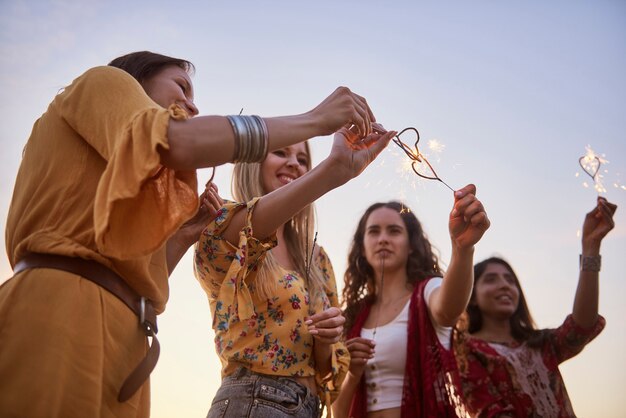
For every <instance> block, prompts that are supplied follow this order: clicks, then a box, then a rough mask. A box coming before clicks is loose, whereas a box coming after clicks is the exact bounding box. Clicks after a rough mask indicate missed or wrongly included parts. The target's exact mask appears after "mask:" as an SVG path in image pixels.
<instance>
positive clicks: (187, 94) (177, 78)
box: [141, 65, 198, 117]
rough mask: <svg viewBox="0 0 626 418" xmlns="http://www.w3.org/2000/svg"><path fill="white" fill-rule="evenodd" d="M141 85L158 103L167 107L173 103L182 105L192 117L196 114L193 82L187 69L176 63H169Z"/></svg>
mask: <svg viewBox="0 0 626 418" xmlns="http://www.w3.org/2000/svg"><path fill="white" fill-rule="evenodd" d="M141 85H142V86H143V89H144V90H145V91H146V93H147V94H148V96H150V98H151V99H152V100H154V101H155V102H156V103H157V104H158V105H160V106H162V107H164V108H166V109H167V108H168V107H170V106H171V105H173V104H177V105H179V106H180V107H182V108H183V109H184V110H185V111H186V112H187V114H188V115H189V116H190V117H192V116H196V115H197V114H198V108H197V107H196V106H195V105H194V104H193V84H191V78H190V77H189V74H187V71H185V70H183V69H182V68H180V67H178V66H176V65H170V66H167V67H165V68H163V69H162V70H161V71H159V72H158V73H156V74H155V75H153V76H152V77H150V78H148V79H147V80H144V81H143V82H142V83H141Z"/></svg>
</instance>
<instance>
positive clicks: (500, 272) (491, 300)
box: [475, 263, 519, 319]
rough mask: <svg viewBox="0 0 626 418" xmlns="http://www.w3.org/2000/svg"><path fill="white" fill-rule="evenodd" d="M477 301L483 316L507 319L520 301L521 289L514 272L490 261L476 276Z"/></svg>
mask: <svg viewBox="0 0 626 418" xmlns="http://www.w3.org/2000/svg"><path fill="white" fill-rule="evenodd" d="M475 302H476V304H477V305H478V308H479V309H480V311H481V313H482V315H483V316H489V317H492V318H494V319H507V318H509V317H511V315H513V314H514V313H515V310H516V309H517V305H518V303H519V289H518V288H517V286H516V284H515V278H514V277H513V274H511V272H510V271H509V269H507V268H506V267H505V266H503V265H502V264H499V263H489V264H487V268H486V269H485V271H484V272H483V274H482V275H481V276H480V277H478V278H476V289H475Z"/></svg>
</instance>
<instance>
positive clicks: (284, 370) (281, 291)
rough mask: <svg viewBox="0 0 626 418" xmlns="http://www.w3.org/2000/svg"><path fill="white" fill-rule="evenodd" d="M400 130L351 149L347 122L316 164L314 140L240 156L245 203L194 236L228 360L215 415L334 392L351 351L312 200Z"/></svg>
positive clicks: (218, 343) (256, 411)
mask: <svg viewBox="0 0 626 418" xmlns="http://www.w3.org/2000/svg"><path fill="white" fill-rule="evenodd" d="M393 135H395V132H388V133H385V134H372V135H370V136H369V137H367V138H366V140H365V141H364V142H360V143H359V148H360V149H357V150H353V149H351V148H350V147H349V146H348V144H349V143H348V141H346V137H348V138H351V140H350V141H352V140H353V139H354V138H353V135H352V134H351V132H350V131H348V130H347V129H342V130H341V131H340V133H338V134H336V135H335V141H334V144H333V148H332V150H331V153H330V156H329V157H328V158H327V159H326V160H324V161H322V163H320V164H319V165H318V166H316V167H315V168H314V169H312V170H311V156H310V153H309V148H308V145H307V144H306V143H300V144H296V145H292V146H289V147H285V148H281V149H279V150H277V151H274V152H272V153H270V154H268V156H267V158H266V159H265V160H264V161H263V162H262V163H261V164H237V165H236V166H235V171H234V177H233V195H234V197H235V199H236V200H237V201H238V202H240V203H229V204H227V205H225V206H224V207H223V208H222V209H221V210H220V211H219V212H218V215H217V218H216V219H215V221H214V222H213V223H211V224H210V225H209V226H208V227H207V229H206V230H205V231H203V232H202V234H201V237H200V240H199V241H198V243H197V245H196V258H195V266H196V277H197V278H198V280H199V281H200V283H201V284H202V287H203V288H204V290H205V291H206V293H207V295H208V297H209V302H210V306H211V313H212V317H213V329H214V330H215V347H216V350H217V353H218V355H219V357H220V360H221V362H222V385H221V387H220V388H219V390H218V391H217V394H216V395H215V398H214V399H213V402H212V405H211V408H210V411H209V414H208V416H209V417H211V418H212V417H233V418H241V417H273V418H279V417H317V416H318V414H319V413H320V409H319V405H320V400H321V401H322V403H323V404H324V405H326V406H329V405H330V403H331V401H332V399H333V398H334V397H335V396H336V392H337V390H338V388H339V385H340V382H341V380H342V379H343V377H344V375H345V372H346V368H347V364H348V361H349V357H348V352H347V350H346V349H345V347H344V346H343V345H342V344H340V343H339V340H340V337H341V333H342V329H343V322H344V318H343V316H342V314H341V310H340V309H339V308H338V300H337V294H336V292H337V290H336V284H335V277H334V274H333V270H332V266H331V264H330V262H329V260H328V257H327V256H326V253H325V252H324V250H323V249H322V248H321V247H318V246H316V245H315V241H314V225H315V221H314V219H313V209H312V206H311V203H312V202H313V201H314V200H316V199H317V198H318V197H320V196H322V195H323V194H324V193H326V192H328V191H329V190H331V189H334V188H335V187H338V186H339V185H341V184H343V183H345V182H347V181H348V180H349V179H351V178H352V177H354V176H356V175H358V174H359V173H360V172H361V171H362V170H363V169H364V168H365V167H366V166H367V164H369V163H370V162H371V160H372V159H373V158H374V157H375V156H376V155H378V153H379V152H380V151H381V150H382V149H383V147H384V146H386V144H387V143H388V142H389V140H390V139H391V138H392V137H393ZM368 147H369V148H368Z"/></svg>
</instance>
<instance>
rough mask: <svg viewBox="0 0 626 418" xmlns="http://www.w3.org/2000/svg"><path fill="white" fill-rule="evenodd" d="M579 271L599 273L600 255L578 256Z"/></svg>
mask: <svg viewBox="0 0 626 418" xmlns="http://www.w3.org/2000/svg"><path fill="white" fill-rule="evenodd" d="M579 264H580V271H594V272H596V273H597V272H599V271H600V267H601V266H602V256H601V255H582V254H581V255H580V258H579Z"/></svg>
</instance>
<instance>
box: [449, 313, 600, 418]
mask: <svg viewBox="0 0 626 418" xmlns="http://www.w3.org/2000/svg"><path fill="white" fill-rule="evenodd" d="M604 325H605V321H604V318H602V317H601V316H600V317H598V321H597V322H596V325H595V326H593V327H591V328H589V329H584V328H581V327H580V326H578V325H577V324H576V323H575V322H574V320H573V318H572V316H571V315H569V316H568V317H567V318H566V319H565V322H564V323H563V324H562V325H561V326H560V327H558V328H556V329H553V330H546V332H547V333H548V334H547V336H546V338H545V339H544V342H543V344H542V346H541V347H538V348H532V347H529V346H528V345H527V344H526V343H522V344H519V343H515V344H496V343H489V342H487V341H484V340H481V339H478V338H473V337H471V336H469V335H467V334H462V335H461V336H460V338H459V339H458V340H457V341H455V344H454V351H455V355H456V358H457V362H458V364H459V371H460V374H461V379H462V387H463V393H464V395H465V399H466V402H467V408H468V410H469V411H470V412H471V414H472V416H473V417H496V416H500V414H508V415H510V416H515V417H553V418H569V417H575V416H576V415H575V414H574V411H573V409H572V405H571V403H570V400H569V396H568V395H567V391H566V389H565V384H564V383H563V378H562V376H561V373H560V372H559V364H561V363H562V362H564V361H565V360H567V359H569V358H571V357H574V356H575V355H576V354H578V353H580V352H581V351H582V349H583V348H584V347H585V345H586V344H587V343H589V342H590V341H591V340H593V339H594V338H595V337H596V336H597V335H598V334H599V333H600V331H602V329H603V328H604Z"/></svg>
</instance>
